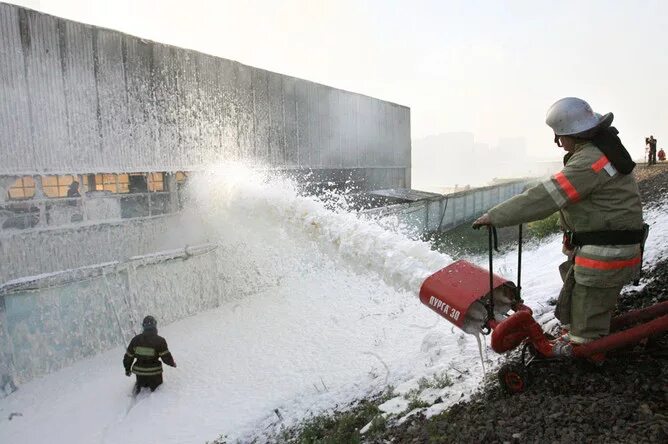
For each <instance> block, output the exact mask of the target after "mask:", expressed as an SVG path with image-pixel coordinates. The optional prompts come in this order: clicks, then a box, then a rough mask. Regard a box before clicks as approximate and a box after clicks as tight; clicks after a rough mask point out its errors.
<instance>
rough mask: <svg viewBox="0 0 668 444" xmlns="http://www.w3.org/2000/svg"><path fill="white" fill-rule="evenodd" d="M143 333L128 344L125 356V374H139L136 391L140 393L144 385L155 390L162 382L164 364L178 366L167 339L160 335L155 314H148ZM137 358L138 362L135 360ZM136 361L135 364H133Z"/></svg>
mask: <svg viewBox="0 0 668 444" xmlns="http://www.w3.org/2000/svg"><path fill="white" fill-rule="evenodd" d="M142 328H143V329H144V332H143V333H140V334H138V335H137V336H135V337H134V338H132V341H130V345H128V349H127V351H126V352H125V356H123V366H124V367H125V375H126V376H130V375H131V374H132V373H134V374H135V375H136V376H137V383H136V384H135V389H134V392H135V394H137V393H139V391H140V390H141V389H142V387H148V388H150V389H151V391H154V390H155V389H156V388H158V386H159V385H160V384H162V364H161V363H160V359H162V362H164V363H165V364H167V365H169V366H172V367H176V362H174V358H173V357H172V354H171V353H170V352H169V349H168V348H167V341H166V340H165V338H163V337H162V336H159V335H158V322H157V321H156V320H155V318H154V317H153V316H146V317H145V318H144V321H143V322H142ZM135 359H136V360H137V362H134V361H135ZM133 362H134V365H133Z"/></svg>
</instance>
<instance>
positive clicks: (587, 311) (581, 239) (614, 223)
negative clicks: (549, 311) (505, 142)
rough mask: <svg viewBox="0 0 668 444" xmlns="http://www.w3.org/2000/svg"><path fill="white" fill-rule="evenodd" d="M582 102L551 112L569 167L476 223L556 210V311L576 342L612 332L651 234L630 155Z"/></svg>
mask: <svg viewBox="0 0 668 444" xmlns="http://www.w3.org/2000/svg"><path fill="white" fill-rule="evenodd" d="M612 120H613V115H612V113H608V114H606V115H604V116H601V115H600V114H598V113H595V112H594V111H593V110H592V108H591V107H590V106H589V104H588V103H587V102H585V101H584V100H581V99H578V98H575V97H567V98H564V99H561V100H559V101H557V102H556V103H555V104H554V105H552V107H550V109H549V110H548V113H547V118H546V123H547V124H548V125H549V126H550V127H551V128H552V129H553V131H554V141H555V143H556V144H557V146H559V147H562V148H563V149H564V150H565V151H566V155H565V156H564V168H563V169H562V170H561V171H560V172H559V173H557V174H555V175H553V176H552V177H550V178H549V179H547V180H545V181H543V182H542V183H540V184H538V185H536V186H534V187H533V188H530V189H529V190H527V191H525V192H524V193H522V194H520V195H518V196H515V197H513V198H511V199H509V200H507V201H505V202H502V203H501V204H499V205H497V206H495V207H494V208H492V209H491V210H489V212H487V213H485V214H483V215H482V216H481V217H480V218H478V219H477V220H476V221H475V222H474V223H473V227H474V228H479V227H481V226H485V225H487V226H496V227H506V226H511V225H519V224H522V223H526V222H531V221H535V220H540V219H543V218H545V217H547V216H549V215H551V214H553V213H554V212H556V211H559V213H560V223H561V226H562V228H563V229H564V230H565V235H564V253H565V254H566V255H567V256H568V260H567V261H566V262H564V263H563V264H561V265H560V266H559V270H560V272H561V274H562V279H563V280H564V285H563V287H562V289H561V292H560V294H559V300H558V302H557V306H556V309H555V315H556V317H557V319H559V320H560V321H561V323H562V327H563V329H562V333H564V334H563V336H561V337H560V338H559V339H558V341H557V342H558V343H559V344H562V345H566V344H570V345H578V344H584V343H587V342H590V341H592V340H595V339H597V338H599V337H601V336H605V335H607V334H608V333H609V332H610V319H611V315H612V311H613V309H614V308H615V305H616V302H617V297H618V296H619V293H620V291H621V289H622V287H623V286H624V285H625V284H627V283H628V282H630V281H631V280H633V279H634V278H636V277H637V276H638V273H639V268H640V264H641V262H642V256H641V245H642V244H643V242H644V239H645V238H646V233H647V232H646V226H645V225H644V224H643V216H642V206H641V202H640V195H639V191H638V184H637V183H636V180H635V178H634V177H633V175H632V174H631V171H632V170H633V168H634V167H635V163H634V162H633V161H632V160H631V157H630V155H629V153H628V152H627V151H626V149H625V148H624V146H623V145H622V143H621V140H620V139H619V137H618V136H617V134H618V131H617V129H616V128H614V127H611V126H610V125H611V123H612Z"/></svg>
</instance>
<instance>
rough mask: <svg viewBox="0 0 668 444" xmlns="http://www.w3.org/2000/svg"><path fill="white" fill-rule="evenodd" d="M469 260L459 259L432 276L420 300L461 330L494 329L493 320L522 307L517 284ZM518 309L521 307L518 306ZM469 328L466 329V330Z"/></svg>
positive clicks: (424, 283)
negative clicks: (491, 287) (491, 282)
mask: <svg viewBox="0 0 668 444" xmlns="http://www.w3.org/2000/svg"><path fill="white" fill-rule="evenodd" d="M489 275H490V273H489V271H487V270H485V269H484V268H481V267H478V266H477V265H474V264H472V263H470V262H468V261H465V260H459V261H457V262H454V263H452V264H450V265H448V266H447V267H445V268H442V269H441V270H439V271H437V272H436V273H434V274H432V275H431V276H429V277H428V278H427V279H426V280H425V281H424V282H423V283H422V287H421V288H420V301H421V302H422V303H423V304H424V305H426V306H427V307H429V308H430V309H432V310H433V311H435V312H436V313H438V314H439V315H441V316H442V317H444V318H445V319H447V320H448V321H450V322H452V323H453V324H455V325H456V326H457V327H459V328H461V329H465V330H466V331H471V329H470V328H468V327H469V326H470V327H474V328H475V327H478V328H481V327H484V326H486V327H491V325H488V324H489V321H493V320H494V318H495V317H496V316H499V317H501V316H503V315H505V314H506V313H507V312H508V310H509V309H511V308H513V307H514V306H517V305H519V303H518V301H517V298H516V291H515V284H513V283H512V282H510V281H508V280H507V279H505V278H503V277H501V276H497V275H496V274H494V275H493V279H492V281H493V284H492V286H493V290H491V291H490V276H489ZM490 293H493V302H494V304H493V305H494V310H493V311H494V316H490V315H491V313H490V310H488V307H489V305H490ZM514 308H517V307H514ZM465 327H466V328H465Z"/></svg>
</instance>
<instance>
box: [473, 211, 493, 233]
mask: <svg viewBox="0 0 668 444" xmlns="http://www.w3.org/2000/svg"><path fill="white" fill-rule="evenodd" d="M491 225H492V219H490V217H489V214H487V213H485V214H483V215H482V216H480V217H479V218H477V219H476V220H475V221H473V225H472V227H473V229H474V230H478V229H479V228H480V227H483V226H491Z"/></svg>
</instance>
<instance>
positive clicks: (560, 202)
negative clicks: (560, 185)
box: [542, 179, 567, 208]
mask: <svg viewBox="0 0 668 444" xmlns="http://www.w3.org/2000/svg"><path fill="white" fill-rule="evenodd" d="M542 184H543V186H544V187H545V189H546V190H547V193H548V194H549V195H550V197H551V198H552V200H554V203H556V204H557V206H558V207H559V208H561V207H563V206H564V205H566V202H567V201H566V198H564V196H562V195H561V192H560V191H559V190H558V189H557V187H556V186H555V185H554V183H553V182H552V179H547V180H544V181H543V182H542Z"/></svg>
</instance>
